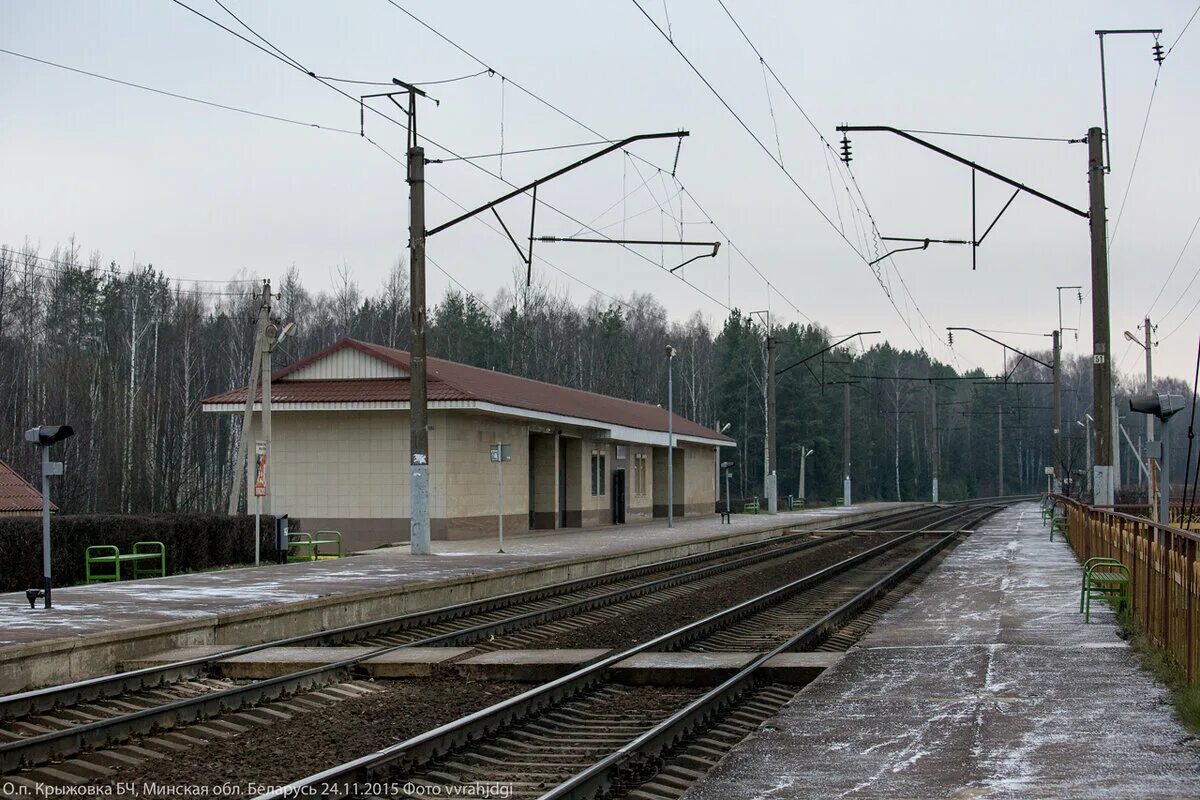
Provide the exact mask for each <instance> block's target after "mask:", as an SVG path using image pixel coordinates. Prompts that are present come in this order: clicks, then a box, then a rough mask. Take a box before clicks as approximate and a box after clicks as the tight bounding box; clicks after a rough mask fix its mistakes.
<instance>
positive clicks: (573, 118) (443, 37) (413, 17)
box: [385, 0, 808, 319]
mask: <svg viewBox="0 0 1200 800" xmlns="http://www.w3.org/2000/svg"><path fill="white" fill-rule="evenodd" d="M385 2H387V3H388V4H389V5H391V6H392V7H394V8H395V9H396V10H397V11H399V12H401V13H402V14H404V15H405V16H407V17H408V18H409V19H411V20H412V21H413V22H415V23H417V24H418V25H420V26H421V27H422V28H424V29H425V30H427V31H429V32H430V33H432V34H433V35H434V36H436V37H437V38H439V39H441V40H442V41H443V42H445V43H446V44H448V45H450V46H451V47H453V48H454V49H455V50H457V51H458V52H460V53H462V54H463V55H464V56H466V57H467V58H469V59H471V60H472V61H474V62H475V63H476V64H478V65H479V66H480V67H483V68H484V69H487V70H491V71H493V72H495V73H496V74H497V75H501V76H502V77H504V78H505V80H506V81H507V82H508V84H510V85H511V86H512V87H513V88H515V89H517V90H518V91H520V92H521V93H523V94H524V95H525V96H527V97H529V98H530V99H531V100H534V101H535V102H537V103H539V104H541V105H542V106H544V107H545V108H547V109H549V110H551V111H553V112H555V113H556V114H559V115H560V116H562V117H563V118H565V119H567V120H569V121H570V122H572V123H574V124H575V125H577V126H579V127H580V128H582V129H583V130H585V131H587V132H589V133H591V134H592V135H594V136H597V137H600V138H602V139H608V138H609V137H606V136H605V135H604V134H602V133H600V132H599V131H598V130H596V129H595V128H593V127H592V126H590V125H588V124H587V123H585V122H583V121H582V120H580V119H579V118H578V117H576V116H574V115H572V114H570V113H569V112H567V111H565V110H564V109H563V108H561V107H560V106H558V105H556V104H555V103H552V102H550V101H549V100H547V99H546V98H544V97H542V96H541V95H538V94H537V93H535V92H534V91H532V90H531V89H529V88H527V87H526V86H525V85H524V84H522V83H520V82H519V81H516V80H514V79H513V78H512V77H511V76H509V75H506V74H504V73H501V72H500V71H499V70H497V69H495V67H493V66H492V65H490V64H488V63H487V62H486V61H484V60H483V59H481V58H480V57H479V56H477V55H476V54H475V53H472V52H471V51H470V50H468V49H467V48H465V47H463V46H462V45H461V44H459V43H458V42H456V41H454V40H453V39H451V38H450V37H449V36H447V35H446V34H444V33H442V31H440V30H438V29H437V28H435V27H434V26H432V25H430V24H429V23H428V22H426V21H425V20H423V19H421V18H420V17H418V16H417V15H416V14H413V13H412V12H411V11H409V10H408V9H407V8H405V7H404V6H402V5H400V3H398V2H397V0H385ZM767 68H768V70H769V69H770V65H767ZM626 154H627V155H628V156H629V158H630V159H631V161H641V162H642V163H643V164H646V165H647V166H650V167H653V168H654V169H657V170H661V169H662V167H661V166H659V165H657V164H655V163H653V162H652V161H650V160H648V159H646V158H645V157H643V156H641V155H638V154H637V153H633V152H629V151H626ZM688 195H689V197H690V198H691V200H692V202H693V203H695V204H696V205H697V207H699V203H698V202H697V200H696V198H695V196H694V195H692V194H691V193H690V192H688ZM539 202H540V201H539ZM702 213H704V214H705V216H707V217H709V219H710V221H711V219H712V217H711V215H709V214H707V212H702ZM714 227H715V223H714ZM718 230H719V228H718ZM739 254H740V255H741V256H742V258H743V259H744V260H745V261H746V262H747V263H748V264H750V265H751V267H753V268H754V271H755V272H756V273H758V274H759V276H760V277H762V273H761V271H759V270H758V269H757V267H754V265H753V263H752V262H750V260H749V259H748V258H746V257H745V254H744V253H741V252H740V251H739ZM764 280H765V278H764ZM768 285H770V286H771V289H772V290H773V291H774V292H775V293H776V294H777V295H779V296H780V297H781V298H783V300H784V302H786V303H787V304H788V305H789V306H790V307H792V308H794V309H797V312H798V313H800V312H799V309H798V307H797V306H796V304H795V303H794V302H792V301H791V300H790V299H789V298H788V297H786V296H785V295H784V294H782V292H780V290H779V288H778V287H777V286H774V284H771V283H770V282H768ZM730 300H731V299H730ZM728 305H729V307H731V306H732V302H730V303H729V304H728ZM802 316H804V315H803V314H802ZM805 318H806V319H808V317H807V316H805Z"/></svg>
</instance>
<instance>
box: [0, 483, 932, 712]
mask: <svg viewBox="0 0 1200 800" xmlns="http://www.w3.org/2000/svg"><path fill="white" fill-rule="evenodd" d="M910 505H914V504H910V503H904V504H897V503H864V504H859V505H854V506H849V507H835V508H822V509H810V510H805V511H794V512H782V513H780V514H778V515H776V516H769V515H743V514H735V515H734V516H733V518H732V521H731V523H730V524H725V525H722V524H720V517H719V516H717V515H716V514H713V515H711V516H705V517H693V518H686V519H681V520H676V521H675V524H674V527H671V528H668V527H667V524H666V521H665V520H655V521H653V522H646V523H638V524H630V525H614V526H604V527H595V528H586V529H579V528H569V529H560V530H556V531H533V532H530V533H524V534H519V535H515V536H506V537H505V542H504V549H505V552H504V553H498V552H497V544H498V543H497V540H496V538H495V537H491V538H487V539H465V540H460V541H444V542H435V543H434V549H435V552H436V554H435V555H431V556H414V555H412V554H411V553H410V552H409V549H408V547H407V546H404V547H391V548H382V549H377V550H370V551H366V552H363V553H356V554H354V555H353V556H349V557H346V558H341V559H334V560H323V561H317V562H301V563H292V564H283V565H276V564H272V565H267V566H260V567H248V568H240V569H230V570H223V571H216V572H202V573H190V574H182V575H172V576H169V577H165V578H149V579H144V580H138V581H124V582H121V583H105V584H95V585H91V586H74V587H67V588H62V589H55V590H54V607H53V608H52V609H49V610H46V609H43V608H41V607H40V605H39V606H38V607H37V608H33V609H30V608H29V604H28V602H27V600H26V598H25V596H24V594H23V593H8V594H0V694H8V693H11V692H16V691H22V690H24V689H28V688H32V687H36V686H44V685H51V684H58V683H65V682H69V681H73V680H80V679H83V678H87V677H92V676H95V675H100V674H105V673H108V672H112V671H114V670H115V668H116V665H117V664H119V663H121V662H123V661H126V660H129V659H133V658H136V657H138V656H142V655H145V654H147V653H152V652H156V651H159V650H165V649H170V648H174V647H190V646H198V645H217V644H250V643H258V642H262V641H268V640H273V639H278V638H282V637H285V636H291V635H298V634H302V633H309V632H315V631H320V630H325V629H328V628H335V627H339V626H342V625H350V624H354V623H356V622H363V621H367V620H370V619H379V618H384V617H388V616H394V615H398V614H404V613H409V612H413V611H421V610H425V609H428V608H434V607H437V606H442V605H448V604H451V603H459V602H466V601H470V600H476V599H480V598H483V597H489V596H494V595H497V594H502V593H505V592H512V591H519V590H522V589H530V588H535V587H538V586H543V585H547V584H550V583H555V582H558V581H562V580H569V579H573V578H578V577H586V576H589V575H596V574H601V573H605V572H611V571H613V570H617V569H623V568H625V567H630V566H636V565H639V564H647V563H652V562H654V561H662V560H665V559H669V558H674V557H678V556H683V555H690V554H693V553H699V552H705V551H707V550H711V549H716V548H720V547H727V546H732V545H736V544H742V543H745V542H751V541H756V540H759V539H763V538H768V537H770V536H774V535H778V534H780V533H782V532H783V531H785V530H787V529H790V528H811V529H816V528H824V527H832V526H835V525H849V524H853V523H854V521H855V520H858V519H862V518H865V517H866V516H869V515H873V514H877V513H880V512H881V511H886V510H889V509H900V508H904V507H907V506H910Z"/></svg>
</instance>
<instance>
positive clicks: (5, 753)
mask: <svg viewBox="0 0 1200 800" xmlns="http://www.w3.org/2000/svg"><path fill="white" fill-rule="evenodd" d="M935 512H936V508H935V509H930V508H929V507H923V508H918V509H905V510H903V511H900V512H891V513H888V514H883V515H880V517H881V518H880V519H877V520H876V521H875V522H876V524H881V525H888V524H896V523H897V518H908V517H916V518H920V517H921V516H927V515H929V514H931V513H935ZM781 527H786V526H781ZM808 533H811V532H805V533H801V534H796V538H801V537H804V538H803V541H799V542H796V543H794V544H790V545H786V546H784V547H782V548H780V547H774V548H765V545H767V544H777V543H778V542H779V541H780V540H781V539H782V538H784V537H778V538H776V539H772V540H768V541H767V542H755V543H749V544H748V545H737V546H735V547H734V548H727V549H726V550H738V551H740V550H742V549H744V548H747V547H749V546H751V545H757V546H762V547H764V548H765V552H761V553H755V554H752V555H749V556H743V557H741V558H738V559H736V560H735V561H733V562H728V563H723V564H716V565H711V566H708V567H703V568H700V569H698V570H692V571H689V572H685V573H680V574H677V575H672V576H668V577H666V578H661V579H656V580H652V581H648V582H644V583H640V584H636V585H635V586H632V587H626V588H622V589H618V590H614V591H611V592H607V593H604V594H602V595H599V596H592V597H587V598H582V599H580V600H576V601H573V602H571V603H567V604H563V605H559V606H556V607H553V608H550V609H540V610H534V611H530V612H525V613H522V614H518V615H514V616H511V617H506V618H503V619H501V620H497V621H494V622H488V623H484V624H481V625H475V626H471V627H468V628H465V629H460V630H455V631H451V632H448V633H443V634H438V635H434V636H429V637H425V638H421V639H416V640H413V641H411V642H406V643H403V644H398V645H386V646H381V647H377V648H373V649H371V650H369V651H367V652H365V653H360V654H358V655H355V656H352V657H348V658H345V659H342V660H340V661H337V662H332V663H330V664H324V665H320V666H317V667H310V668H307V669H303V670H297V671H296V672H292V673H288V674H286V675H281V676H277V677H274V678H269V679H265V680H261V681H257V682H254V683H251V684H246V685H242V686H234V687H231V688H229V689H223V690H218V691H215V692H210V693H207V694H202V695H197V696H195V697H188V698H183V699H180V700H175V701H172V702H169V703H165V704H162V705H159V706H154V707H151V708H147V709H142V710H140V711H135V712H131V713H128V714H122V715H120V716H116V717H110V718H107V719H102V720H97V721H95V722H90V723H86V724H83V725H77V726H72V727H70V728H66V729H63V730H58V731H52V732H50V733H45V734H40V735H37V736H30V737H27V738H23V739H20V740H17V741H13V742H8V743H4V744H0V771H3V772H9V771H12V770H14V769H18V768H20V767H22V766H29V765H32V764H38V763H43V762H45V761H48V760H51V759H54V758H61V757H64V756H67V755H71V754H74V753H78V752H80V751H82V750H84V749H86V748H89V747H91V748H95V747H103V746H106V745H109V744H111V743H114V742H119V741H121V740H123V739H125V738H128V737H129V736H131V735H139V734H143V735H144V734H147V733H150V732H152V731H154V730H155V729H157V728H159V727H161V726H163V725H175V726H178V725H182V724H186V723H190V722H196V721H199V720H203V719H207V718H209V717H211V716H215V715H217V714H220V713H222V712H225V711H228V710H231V709H237V708H244V707H246V706H248V705H255V704H258V703H262V702H269V701H272V700H275V699H278V698H280V697H282V696H284V695H287V694H290V693H293V692H297V691H302V690H307V689H312V688H316V687H319V686H323V685H327V684H328V683H331V682H335V681H337V680H341V679H345V678H346V677H347V676H348V674H349V672H350V670H351V669H352V668H353V667H355V666H356V665H357V664H360V663H361V662H363V661H366V660H368V659H371V658H376V657H378V656H381V655H385V654H387V653H391V652H395V651H397V650H401V649H404V648H410V647H433V646H448V645H454V644H462V643H466V642H469V641H478V640H480V639H483V638H486V637H487V636H489V635H499V634H503V633H506V632H509V631H511V630H514V629H517V628H520V627H527V626H529V625H536V624H539V623H541V622H545V621H549V620H551V619H555V618H559V617H564V616H570V615H572V614H576V613H581V612H582V611H587V610H590V609H592V608H596V607H600V606H603V605H610V604H612V603H617V602H621V601H622V600H625V599H630V598H633V597H638V596H642V595H645V594H649V593H651V592H654V591H658V590H660V589H665V588H671V587H673V586H677V585H680V584H683V583H687V582H691V581H694V580H699V579H701V578H704V577H708V576H711V575H715V574H719V573H721V572H727V571H730V570H733V569H737V568H739V567H743V566H748V565H751V564H753V563H758V562H761V561H766V560H771V559H774V558H780V557H784V556H787V555H791V554H793V553H795V552H798V551H802V550H804V549H808V548H811V547H815V546H817V545H820V544H823V543H825V542H829V541H834V540H835V538H842V536H846V535H849V534H848V533H842V535H841V536H836V535H835V536H828V537H824V538H823V539H812V538H808V537H807V534H808ZM714 552H715V553H716V555H713V556H712V558H716V557H721V556H727V555H729V554H728V553H727V552H723V551H714ZM709 555H710V554H696V555H693V556H684V557H681V558H680V559H675V560H672V561H668V562H659V564H658V565H646V567H634V568H630V570H627V571H622V573H625V572H635V571H639V570H644V569H647V568H650V567H655V566H657V567H659V569H658V571H662V570H663V565H664V564H665V565H678V562H681V561H689V560H691V559H695V558H698V557H702V556H709ZM710 560H711V559H710ZM666 568H667V569H669V568H670V566H667V567H666ZM616 574H617V573H614V575H616ZM600 577H603V576H597V579H598V578H600ZM609 577H611V576H609ZM592 580H593V579H591V578H589V579H577V580H575V581H569V582H566V584H562V585H569V586H575V585H577V584H580V583H584V582H589V581H592ZM609 582H611V581H609ZM550 588H551V587H544V588H543V589H541V590H533V592H526V593H520V592H518V593H513V594H511V595H509V597H519V596H521V595H523V594H542V593H544V592H545V590H547V589H550ZM543 596H544V595H543ZM538 599H541V598H540V597H539V598H538ZM473 605H478V603H467V604H460V605H459V606H454V607H450V609H451V610H454V611H456V612H461V611H462V609H463V608H464V607H469V606H473ZM434 614H436V612H418V613H417V614H411V615H403V616H401V617H398V618H394V619H396V620H412V619H414V618H427V617H429V616H431V615H434ZM458 616H460V617H461V616H462V613H459V614H458ZM453 618H455V617H452V616H446V617H439V618H438V619H437V620H436V621H445V620H447V619H453ZM379 625H380V623H379V622H378V621H374V622H368V623H360V624H358V625H353V626H347V627H346V628H340V629H336V630H335V631H323V632H319V633H316V634H306V635H303V636H298V637H291V638H288V639H284V640H279V641H275V642H268V643H264V644H259V645H252V646H249V647H246V648H239V649H237V650H231V651H227V652H225V653H221V654H219V655H217V656H212V657H207V658H203V659H191V660H189V661H186V662H177V663H176V664H172V665H167V666H166V667H163V668H149V670H159V671H162V670H177V669H183V668H192V667H200V666H201V665H204V664H212V663H214V662H216V661H218V660H220V659H222V658H229V657H231V656H233V655H236V654H241V653H246V652H256V651H259V650H263V649H265V648H267V647H280V646H295V645H300V644H304V643H310V644H311V643H313V642H318V643H320V642H322V641H323V640H325V641H327V640H328V639H329V638H330V637H332V636H334V635H337V636H342V635H346V634H347V633H348V632H351V633H354V632H361V631H363V630H368V629H374V628H378V627H379ZM376 635H377V634H376ZM139 672H140V671H139ZM130 674H131V675H134V674H135V673H130ZM112 677H118V676H112ZM34 694H37V693H34ZM46 696H47V695H45V694H42V695H41V697H42V698H43V701H44V699H45V697H46Z"/></svg>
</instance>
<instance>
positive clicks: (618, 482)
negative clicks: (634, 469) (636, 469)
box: [612, 469, 625, 525]
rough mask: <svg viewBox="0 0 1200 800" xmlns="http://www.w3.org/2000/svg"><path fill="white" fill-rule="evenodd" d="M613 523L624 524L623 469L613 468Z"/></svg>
mask: <svg viewBox="0 0 1200 800" xmlns="http://www.w3.org/2000/svg"><path fill="white" fill-rule="evenodd" d="M612 500H613V524H614V525H624V524H625V470H623V469H614V470H613V491H612Z"/></svg>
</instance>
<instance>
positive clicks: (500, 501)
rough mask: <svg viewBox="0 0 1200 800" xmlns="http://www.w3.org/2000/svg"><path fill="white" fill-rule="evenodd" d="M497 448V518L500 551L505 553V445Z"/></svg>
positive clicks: (499, 445) (498, 445)
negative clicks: (498, 453) (498, 521)
mask: <svg viewBox="0 0 1200 800" xmlns="http://www.w3.org/2000/svg"><path fill="white" fill-rule="evenodd" d="M496 447H497V448H498V449H499V451H500V460H499V461H497V462H496V472H497V473H498V478H499V480H498V481H497V485H498V488H497V494H496V516H498V517H499V518H500V551H499V552H501V553H503V552H504V445H503V444H497V445H496Z"/></svg>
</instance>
